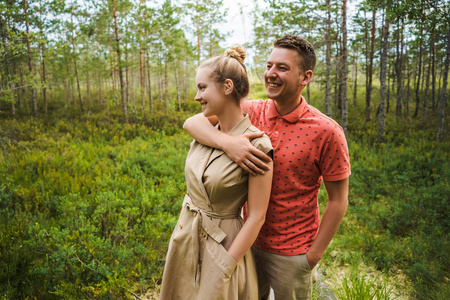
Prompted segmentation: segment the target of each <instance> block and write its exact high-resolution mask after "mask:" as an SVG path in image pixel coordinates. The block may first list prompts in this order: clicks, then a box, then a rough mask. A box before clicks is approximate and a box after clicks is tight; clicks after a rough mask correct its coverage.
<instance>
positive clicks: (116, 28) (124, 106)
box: [113, 0, 128, 123]
mask: <svg viewBox="0 0 450 300" xmlns="http://www.w3.org/2000/svg"><path fill="white" fill-rule="evenodd" d="M113 5H114V6H113V18H114V31H115V34H116V52H117V60H118V64H119V78H120V98H121V100H122V113H123V121H124V122H125V123H128V112H127V103H126V99H125V82H124V78H123V68H122V61H121V59H120V38H119V25H118V22H117V9H116V1H115V0H114V1H113Z"/></svg>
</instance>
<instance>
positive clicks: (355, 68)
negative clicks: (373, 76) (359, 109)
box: [353, 59, 358, 107]
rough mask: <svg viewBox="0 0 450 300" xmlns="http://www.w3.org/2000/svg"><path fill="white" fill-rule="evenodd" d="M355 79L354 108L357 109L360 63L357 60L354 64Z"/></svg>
mask: <svg viewBox="0 0 450 300" xmlns="http://www.w3.org/2000/svg"><path fill="white" fill-rule="evenodd" d="M353 71H354V74H353V75H354V79H353V106H355V107H356V92H357V90H358V61H357V60H356V59H355V61H354V63H353Z"/></svg>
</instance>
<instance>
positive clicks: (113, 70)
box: [106, 37, 116, 101]
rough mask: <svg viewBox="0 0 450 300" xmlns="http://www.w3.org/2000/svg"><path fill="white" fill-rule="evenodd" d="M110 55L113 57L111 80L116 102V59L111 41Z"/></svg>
mask: <svg viewBox="0 0 450 300" xmlns="http://www.w3.org/2000/svg"><path fill="white" fill-rule="evenodd" d="M111 38H112V37H111ZM109 53H110V57H111V80H112V89H113V98H114V101H116V58H115V57H114V52H113V48H112V45H111V40H110V44H109ZM106 88H108V86H106Z"/></svg>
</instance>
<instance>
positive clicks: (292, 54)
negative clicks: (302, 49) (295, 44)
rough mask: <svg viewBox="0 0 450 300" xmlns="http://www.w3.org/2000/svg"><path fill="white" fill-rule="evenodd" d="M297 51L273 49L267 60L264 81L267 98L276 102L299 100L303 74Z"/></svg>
mask: <svg viewBox="0 0 450 300" xmlns="http://www.w3.org/2000/svg"><path fill="white" fill-rule="evenodd" d="M300 60H301V58H300V56H299V54H298V53H297V51H295V50H293V49H286V48H274V49H273V51H272V53H271V54H270V56H269V59H268V60H267V67H266V71H265V72H264V81H265V85H266V93H267V97H268V98H270V99H273V100H275V101H277V102H283V101H285V102H286V101H293V99H294V98H295V99H297V98H298V99H299V98H300V95H301V92H302V85H301V82H302V81H303V79H304V78H303V77H304V76H303V72H302V70H300V67H299V65H300Z"/></svg>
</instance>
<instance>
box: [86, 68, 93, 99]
mask: <svg viewBox="0 0 450 300" xmlns="http://www.w3.org/2000/svg"><path fill="white" fill-rule="evenodd" d="M86 89H87V94H88V99H89V107H92V93H91V78H90V76H89V70H86Z"/></svg>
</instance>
